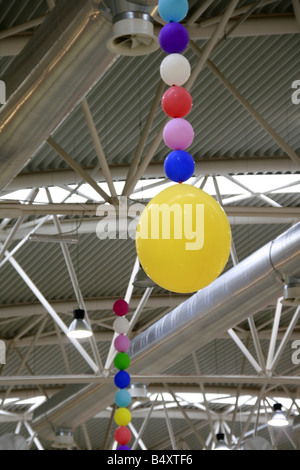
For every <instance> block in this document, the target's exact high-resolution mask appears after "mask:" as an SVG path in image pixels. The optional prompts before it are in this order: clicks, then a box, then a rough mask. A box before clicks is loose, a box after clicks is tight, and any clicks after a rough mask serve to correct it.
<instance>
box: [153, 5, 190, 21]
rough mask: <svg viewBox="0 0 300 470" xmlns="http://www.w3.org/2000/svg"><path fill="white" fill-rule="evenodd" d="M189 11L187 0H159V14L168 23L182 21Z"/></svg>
mask: <svg viewBox="0 0 300 470" xmlns="http://www.w3.org/2000/svg"><path fill="white" fill-rule="evenodd" d="M188 11H189V4H188V1H187V0H159V2H158V14H159V16H160V17H161V18H162V19H163V20H165V21H166V22H167V23H170V22H171V21H174V22H175V23H179V21H182V20H183V19H184V18H185V17H186V15H187V13H188Z"/></svg>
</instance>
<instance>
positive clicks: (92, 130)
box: [81, 98, 118, 204]
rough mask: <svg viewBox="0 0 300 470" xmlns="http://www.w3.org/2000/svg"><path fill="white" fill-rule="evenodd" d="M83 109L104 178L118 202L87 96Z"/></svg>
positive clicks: (113, 198) (82, 103)
mask: <svg viewBox="0 0 300 470" xmlns="http://www.w3.org/2000/svg"><path fill="white" fill-rule="evenodd" d="M81 109H82V111H83V114H84V116H85V119H86V122H87V126H88V129H89V132H90V135H91V138H92V140H93V144H94V147H95V150H96V153H97V156H98V160H99V163H100V167H101V169H102V172H103V175H104V178H105V180H106V182H107V185H108V187H109V190H110V194H111V197H112V201H113V203H115V204H116V203H117V202H118V198H117V193H116V189H115V186H114V182H113V179H112V176H111V172H110V169H109V166H108V164H107V160H106V157H105V154H104V151H103V147H102V144H101V142H100V138H99V136H98V133H97V129H96V125H95V122H94V119H93V116H92V113H91V110H90V107H89V105H88V102H87V99H86V98H84V99H83V100H82V101H81Z"/></svg>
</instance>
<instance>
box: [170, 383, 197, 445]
mask: <svg viewBox="0 0 300 470" xmlns="http://www.w3.org/2000/svg"><path fill="white" fill-rule="evenodd" d="M165 388H166V390H167V391H168V392H169V393H170V395H172V397H173V400H174V401H175V403H176V405H177V408H178V409H179V410H180V412H181V413H182V415H183V417H184V419H185V420H186V422H187V423H188V425H189V426H190V428H191V430H192V432H193V433H194V434H195V436H196V437H197V439H198V441H199V442H200V444H201V445H202V446H203V447H204V448H206V445H205V442H204V441H203V439H202V436H201V434H200V433H199V432H198V431H197V429H196V427H195V426H194V424H193V423H192V421H191V419H190V418H189V416H188V415H187V413H186V410H185V409H184V407H183V406H181V404H180V403H179V401H178V399H177V397H176V395H175V393H174V392H173V391H172V390H171V388H170V387H169V386H168V385H166V384H165Z"/></svg>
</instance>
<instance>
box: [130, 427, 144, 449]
mask: <svg viewBox="0 0 300 470" xmlns="http://www.w3.org/2000/svg"><path fill="white" fill-rule="evenodd" d="M128 427H129V429H130V431H131V432H132V434H133V435H134V437H135V439H137V441H138V443H139V445H140V447H141V449H142V450H147V447H146V446H145V443H144V441H143V440H142V439H141V437H140V436H139V433H138V432H137V430H136V429H135V427H134V426H133V424H132V422H130V423H129V424H128Z"/></svg>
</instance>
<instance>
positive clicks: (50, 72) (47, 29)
mask: <svg viewBox="0 0 300 470" xmlns="http://www.w3.org/2000/svg"><path fill="white" fill-rule="evenodd" d="M99 4H100V0H99V1H92V0H73V1H72V2H70V1H69V0H61V1H59V2H57V5H56V7H55V8H54V9H53V10H52V11H51V13H49V16H48V17H47V18H46V19H45V20H44V22H43V24H42V25H41V26H40V27H39V28H38V30H37V31H36V33H35V34H34V35H33V37H32V39H31V40H30V41H29V42H28V43H27V45H26V46H25V47H24V49H23V50H22V53H21V54H20V55H18V56H17V57H16V58H15V59H14V61H13V62H12V64H11V66H10V67H9V68H8V70H7V71H6V73H5V74H4V75H3V76H1V80H3V81H4V82H5V84H6V95H7V102H6V104H5V105H4V106H3V107H2V108H1V111H0V148H1V153H0V190H1V189H3V188H5V187H6V185H7V184H8V183H9V182H10V181H11V180H12V179H13V178H14V177H15V176H16V175H17V174H18V173H19V171H20V170H21V169H22V168H23V167H24V165H25V164H26V163H27V162H28V161H29V160H30V158H32V156H33V155H34V154H35V153H36V152H37V150H38V149H39V148H40V147H41V145H42V144H43V143H44V142H45V140H46V139H47V138H48V137H49V135H50V134H51V133H52V132H53V131H54V130H55V129H56V128H57V126H58V125H59V124H60V123H61V122H62V121H63V120H64V119H65V118H66V117H67V116H68V115H69V113H70V112H71V111H72V110H73V109H74V107H75V106H76V105H77V104H78V103H79V102H80V101H81V100H82V99H83V98H84V96H85V95H86V94H87V92H88V91H89V90H90V88H91V87H92V86H93V85H94V84H95V83H96V82H97V81H98V80H99V79H100V77H101V76H102V74H103V73H104V71H105V70H106V69H107V67H108V66H109V65H110V64H111V62H112V61H113V59H114V58H115V57H116V56H115V55H114V54H111V53H110V52H109V51H108V49H107V47H106V42H107V40H108V38H109V37H110V36H111V28H112V26H111V22H110V21H109V20H107V19H106V18H104V16H103V15H102V14H101V13H100V11H99Z"/></svg>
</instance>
